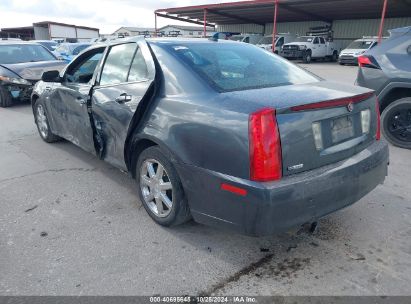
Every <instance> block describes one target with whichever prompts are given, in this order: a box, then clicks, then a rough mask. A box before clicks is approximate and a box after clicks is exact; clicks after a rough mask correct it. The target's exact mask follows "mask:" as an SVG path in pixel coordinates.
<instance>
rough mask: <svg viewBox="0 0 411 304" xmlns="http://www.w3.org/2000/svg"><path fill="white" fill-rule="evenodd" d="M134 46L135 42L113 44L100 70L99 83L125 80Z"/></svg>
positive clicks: (113, 82) (105, 83) (114, 82)
mask: <svg viewBox="0 0 411 304" xmlns="http://www.w3.org/2000/svg"><path fill="white" fill-rule="evenodd" d="M136 47H137V44H136V43H126V44H119V45H115V46H113V47H112V48H111V49H110V52H109V54H108V56H107V59H106V62H105V63H104V67H103V70H102V72H101V78H100V85H107V84H119V83H123V82H127V75H128V72H129V70H130V65H131V61H132V60H133V56H134V52H135V50H136Z"/></svg>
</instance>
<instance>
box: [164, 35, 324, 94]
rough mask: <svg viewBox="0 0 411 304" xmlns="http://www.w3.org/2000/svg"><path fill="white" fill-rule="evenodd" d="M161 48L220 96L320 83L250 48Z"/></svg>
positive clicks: (239, 45)
mask: <svg viewBox="0 0 411 304" xmlns="http://www.w3.org/2000/svg"><path fill="white" fill-rule="evenodd" d="M162 47H163V48H165V49H166V50H168V51H169V52H171V53H172V54H173V55H174V56H176V57H177V58H178V59H179V60H181V61H183V62H184V63H185V64H187V65H188V66H189V67H190V68H191V69H192V70H193V71H194V72H195V73H196V74H198V75H199V76H200V77H202V78H203V79H204V80H206V82H208V83H209V84H210V85H211V86H212V87H213V88H215V89H216V90H217V91H219V92H228V91H238V90H248V89H257V88H265V87H275V86H283V85H291V84H303V83H309V82H316V81H319V80H318V79H317V78H316V77H315V76H312V75H311V74H309V73H307V72H306V71H304V70H303V69H301V68H298V67H297V66H295V65H293V64H292V63H289V62H288V61H286V60H284V59H282V58H279V57H278V56H275V55H273V54H272V53H269V52H266V51H264V50H262V49H260V48H258V47H255V46H252V45H249V44H243V43H215V44H213V43H207V42H205V43H183V44H164V45H162Z"/></svg>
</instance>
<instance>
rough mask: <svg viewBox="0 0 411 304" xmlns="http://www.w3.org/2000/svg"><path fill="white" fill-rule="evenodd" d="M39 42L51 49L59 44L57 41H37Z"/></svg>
mask: <svg viewBox="0 0 411 304" xmlns="http://www.w3.org/2000/svg"><path fill="white" fill-rule="evenodd" d="M37 43H38V44H41V45H42V46H44V47H46V48H47V49H48V50H49V51H54V50H55V49H56V47H57V45H58V43H57V42H54V41H40V42H37Z"/></svg>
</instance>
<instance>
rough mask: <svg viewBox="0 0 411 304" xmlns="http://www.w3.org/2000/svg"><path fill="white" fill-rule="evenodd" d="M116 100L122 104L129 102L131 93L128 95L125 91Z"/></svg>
mask: <svg viewBox="0 0 411 304" xmlns="http://www.w3.org/2000/svg"><path fill="white" fill-rule="evenodd" d="M115 101H116V102H117V103H120V104H122V103H125V102H129V101H131V95H127V93H123V94H121V95H120V96H119V97H117V98H116V99H115Z"/></svg>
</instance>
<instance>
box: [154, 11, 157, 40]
mask: <svg viewBox="0 0 411 304" xmlns="http://www.w3.org/2000/svg"><path fill="white" fill-rule="evenodd" d="M154 37H157V13H154Z"/></svg>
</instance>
